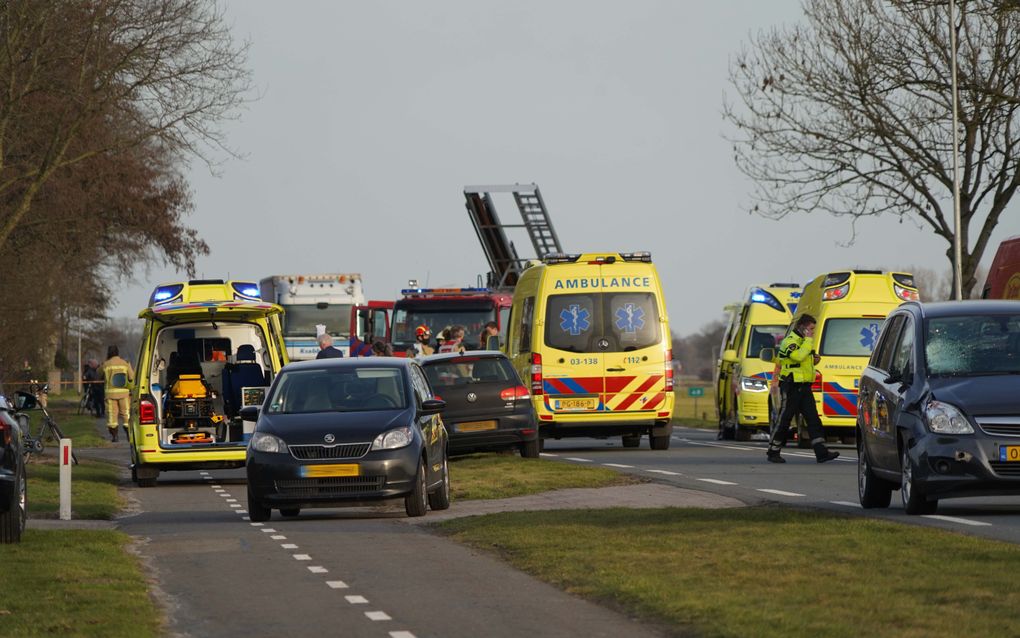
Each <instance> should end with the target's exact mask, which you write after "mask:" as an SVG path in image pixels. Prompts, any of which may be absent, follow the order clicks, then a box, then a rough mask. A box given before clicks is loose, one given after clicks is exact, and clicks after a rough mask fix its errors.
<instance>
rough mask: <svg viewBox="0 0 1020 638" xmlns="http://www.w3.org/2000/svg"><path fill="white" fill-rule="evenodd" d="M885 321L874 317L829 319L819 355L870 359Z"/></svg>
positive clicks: (823, 333) (824, 330)
mask: <svg viewBox="0 0 1020 638" xmlns="http://www.w3.org/2000/svg"><path fill="white" fill-rule="evenodd" d="M883 322H884V319H877V318H872V317H866V318H857V317H854V318H846V319H829V320H828V321H826V322H825V326H824V328H823V332H822V348H821V350H820V351H819V354H823V355H826V356H830V357H870V356H871V353H872V352H874V351H875V344H876V343H877V342H878V335H879V334H880V333H881V331H882V323H883Z"/></svg>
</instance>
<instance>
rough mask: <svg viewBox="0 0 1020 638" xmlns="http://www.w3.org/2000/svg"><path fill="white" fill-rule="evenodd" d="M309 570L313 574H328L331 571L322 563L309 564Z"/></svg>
mask: <svg viewBox="0 0 1020 638" xmlns="http://www.w3.org/2000/svg"><path fill="white" fill-rule="evenodd" d="M308 571H310V572H312V573H313V574H327V573H329V570H328V569H326V568H325V567H323V566H322V565H309V566H308Z"/></svg>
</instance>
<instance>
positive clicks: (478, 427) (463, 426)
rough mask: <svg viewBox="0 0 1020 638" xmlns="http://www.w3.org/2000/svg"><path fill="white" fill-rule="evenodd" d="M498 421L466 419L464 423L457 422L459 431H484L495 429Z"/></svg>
mask: <svg viewBox="0 0 1020 638" xmlns="http://www.w3.org/2000/svg"><path fill="white" fill-rule="evenodd" d="M496 428H497V423H496V421H495V420H491V421H465V422H464V423H458V424H457V431H458V432H484V431H486V430H495V429H496Z"/></svg>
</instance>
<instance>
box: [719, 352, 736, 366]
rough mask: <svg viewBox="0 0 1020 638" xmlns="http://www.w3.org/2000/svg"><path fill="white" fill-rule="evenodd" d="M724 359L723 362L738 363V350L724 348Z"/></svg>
mask: <svg viewBox="0 0 1020 638" xmlns="http://www.w3.org/2000/svg"><path fill="white" fill-rule="evenodd" d="M722 360H723V363H736V362H737V351H736V350H723V353H722Z"/></svg>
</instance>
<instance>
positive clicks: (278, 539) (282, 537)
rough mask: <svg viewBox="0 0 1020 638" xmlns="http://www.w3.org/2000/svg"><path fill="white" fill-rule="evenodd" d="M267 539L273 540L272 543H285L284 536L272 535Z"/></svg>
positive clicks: (285, 538)
mask: <svg viewBox="0 0 1020 638" xmlns="http://www.w3.org/2000/svg"><path fill="white" fill-rule="evenodd" d="M269 538H271V539H273V540H274V541H285V540H287V537H286V536H284V535H283V534H273V535H272V536H270V537H269Z"/></svg>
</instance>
